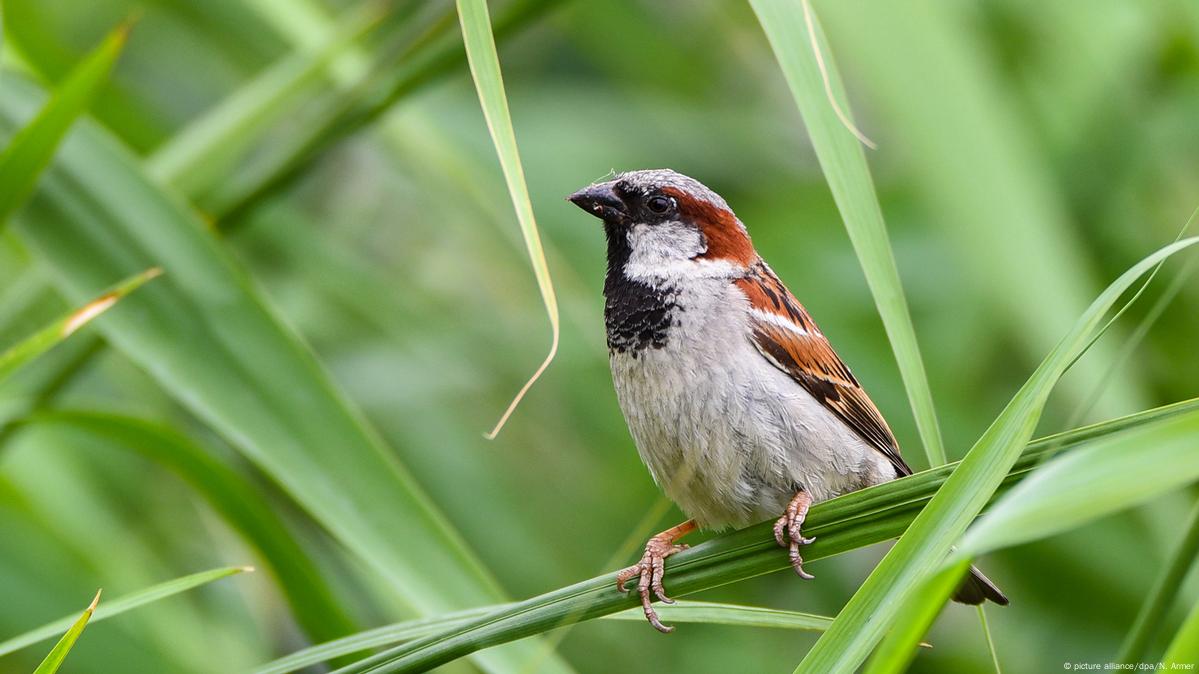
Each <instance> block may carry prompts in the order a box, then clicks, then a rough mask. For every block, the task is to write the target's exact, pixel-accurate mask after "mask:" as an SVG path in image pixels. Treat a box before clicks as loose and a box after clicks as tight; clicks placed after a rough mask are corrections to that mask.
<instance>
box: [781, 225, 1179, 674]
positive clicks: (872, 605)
mask: <svg viewBox="0 0 1199 674" xmlns="http://www.w3.org/2000/svg"><path fill="white" fill-rule="evenodd" d="M1196 243H1199V238H1195V237H1192V238H1189V239H1184V240H1182V241H1179V242H1177V243H1174V244H1171V245H1169V246H1166V247H1164V248H1162V249H1161V250H1159V251H1157V252H1156V253H1154V254H1152V255H1150V256H1148V257H1147V258H1145V259H1144V260H1142V261H1141V262H1139V263H1137V264H1136V265H1134V266H1133V267H1132V268H1131V269H1129V270H1128V271H1126V272H1125V273H1124V274H1122V275H1121V276H1120V277H1119V278H1118V279H1116V280H1115V281H1114V282H1113V283H1112V284H1111V285H1110V286H1108V287H1107V289H1106V290H1104V292H1103V293H1102V294H1100V296H1099V297H1098V298H1097V299H1096V300H1095V301H1094V302H1093V303H1092V304H1091V306H1090V307H1089V308H1088V309H1087V311H1086V312H1085V313H1084V314H1083V315H1082V317H1081V318H1080V319H1079V320H1078V321H1077V322H1076V324H1075V326H1074V328H1073V329H1072V330H1071V331H1070V333H1069V334H1068V335H1066V337H1065V338H1064V339H1062V341H1061V342H1059V343H1058V345H1057V347H1056V348H1054V349H1053V351H1052V352H1051V353H1050V354H1049V355H1048V356H1047V357H1046V358H1045V360H1044V361H1042V363H1041V365H1040V366H1039V367H1038V368H1037V369H1036V371H1035V372H1033V374H1032V376H1031V377H1030V378H1029V379H1028V382H1027V383H1025V384H1024V386H1022V387H1021V388H1020V390H1019V391H1018V392H1017V393H1016V395H1015V396H1014V397H1013V398H1012V400H1011V402H1009V403H1008V405H1007V406H1006V407H1005V408H1004V410H1003V412H1001V413H1000V415H999V417H998V418H997V419H996V420H995V422H994V423H993V424H991V426H990V428H988V429H987V431H986V432H985V433H983V436H982V437H981V438H980V439H979V440H978V442H977V443H975V445H974V447H972V448H971V449H970V451H969V452H968V453H967V454H966V458H965V459H963V460H962V462H961V464H960V465H959V467H958V469H957V470H955V471H954V473H953V475H951V476H950V478H949V479H948V480H946V481H945V484H944V485H943V486H942V487H941V489H940V490H939V491H938V492H937V495H936V496H935V497H933V499H932V500H931V501H930V502H929V504H928V506H927V507H926V508H925V509H924V510H923V511H921V513H920V515H918V516H917V517H916V519H915V520H914V521H913V522H912V525H911V526H910V527H909V528H908V530H907V532H906V533H905V534H904V535H903V536H902V537H900V539H899V541H898V542H897V543H896V544H895V547H893V548H891V550H890V551H889V552H888V553H887V555H886V556H885V557H884V558H883V560H882V562H880V563H879V565H878V566H877V567H875V569H874V571H873V572H872V573H871V574H870V577H869V578H867V579H866V582H865V583H863V584H862V586H861V587H860V588H859V589H858V591H857V592H856V593H854V596H853V597H852V598H851V599H850V600H849V603H848V604H846V605H845V607H844V608H843V609H842V610H841V613H840V614H839V615H838V616H837V620H836V621H834V623H833V625H832V627H830V628H829V630H828V631H827V632H825V633H824V635H823V636H822V637H821V638H820V639H819V640H817V642H816V645H815V646H813V647H812V650H811V651H809V652H808V654H807V656H806V657H804V659H803V661H802V662H801V663H800V665H799V667H798V668H797V669H796V671H797V672H847V671H852V670H854V669H856V668H857V667H858V666H859V665H861V663H862V662H863V661H864V660H865V659H866V657H867V656H868V655H869V653H870V651H871V649H872V648H874V646H875V645H877V644H878V641H879V639H881V638H882V636H883V634H884V633H885V632H886V631H887V630H888V629H889V628H890V627H891V626H892V624H893V621H894V619H895V617H896V615H897V614H898V612H899V611H900V609H901V607H902V605H903V602H904V601H905V600H906V599H907V597H908V596H910V595H911V594H912V592H913V589H914V588H915V587H916V586H917V585H918V584H920V582H921V581H922V579H924V578H925V577H927V576H928V575H929V574H931V573H933V572H935V571H936V570H937V568H938V567H939V566H940V564H941V562H942V560H944V558H945V555H946V554H947V553H948V552H949V550H950V547H951V546H952V545H953V544H954V542H955V541H956V540H957V538H958V537H960V536H961V535H962V534H963V533H964V532H965V530H966V528H967V527H968V526H969V524H970V522H971V521H972V520H973V519H974V517H975V516H976V515H977V514H978V513H979V512H980V511H981V510H982V508H983V507H984V506H985V505H986V503H987V501H988V500H989V499H990V498H991V496H992V494H993V493H994V491H995V489H996V488H998V486H999V485H1000V483H1001V482H1002V480H1003V477H1004V475H1005V474H1006V473H1007V471H1008V469H1009V468H1010V467H1011V466H1012V464H1013V463H1015V461H1016V459H1017V458H1019V456H1020V452H1021V450H1022V449H1023V447H1024V444H1025V443H1026V442H1027V440H1028V438H1029V437H1031V436H1032V433H1033V430H1034V429H1035V428H1036V423H1037V420H1038V419H1039V417H1040V413H1041V410H1042V408H1043V407H1044V405H1045V401H1046V400H1047V399H1048V397H1049V393H1050V392H1051V391H1052V390H1053V386H1054V385H1055V384H1056V383H1057V380H1058V379H1059V378H1060V377H1061V375H1062V374H1063V373H1064V372H1065V370H1066V368H1067V367H1068V366H1069V364H1070V363H1071V362H1072V361H1073V360H1074V358H1075V357H1076V356H1077V354H1078V353H1080V352H1081V351H1082V350H1083V349H1085V347H1086V346H1087V344H1088V342H1089V340H1090V337H1091V335H1092V333H1093V332H1094V331H1095V330H1096V329H1097V328H1098V327H1099V326H1100V325H1101V323H1102V320H1103V317H1104V316H1105V315H1106V314H1107V311H1108V310H1109V309H1110V308H1111V307H1112V305H1114V304H1115V302H1116V300H1117V299H1119V297H1120V295H1121V294H1123V292H1124V291H1125V290H1127V289H1128V288H1129V287H1130V286H1131V285H1132V284H1133V283H1135V282H1136V280H1137V279H1138V278H1140V277H1141V276H1142V275H1143V274H1144V273H1146V272H1147V271H1149V270H1150V269H1152V268H1153V266H1154V265H1156V264H1157V263H1158V262H1159V261H1161V260H1164V259H1167V258H1169V257H1170V256H1171V255H1173V254H1175V253H1177V252H1179V251H1182V250H1184V249H1186V248H1188V247H1190V246H1192V245H1194V244H1196Z"/></svg>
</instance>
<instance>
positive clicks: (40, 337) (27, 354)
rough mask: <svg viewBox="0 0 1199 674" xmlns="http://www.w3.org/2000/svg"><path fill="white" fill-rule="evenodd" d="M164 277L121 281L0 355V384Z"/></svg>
mask: <svg viewBox="0 0 1199 674" xmlns="http://www.w3.org/2000/svg"><path fill="white" fill-rule="evenodd" d="M161 273H162V270H161V269H158V268H157V267H153V268H151V269H148V270H146V271H144V272H142V273H140V274H137V275H136V276H133V277H132V278H129V279H127V280H125V281H122V282H121V283H118V284H117V285H115V286H113V287H112V288H111V289H109V290H107V291H105V292H104V293H103V294H101V295H100V296H98V297H96V298H94V299H92V300H91V301H89V302H88V303H87V304H84V305H83V306H81V307H79V308H78V309H75V310H74V311H72V312H71V313H69V314H67V315H65V316H62V317H60V318H59V319H57V320H55V321H53V322H51V323H50V324H49V325H47V326H46V327H44V328H42V329H41V330H38V331H37V332H35V333H34V334H32V335H30V336H29V337H26V338H25V339H24V340H22V341H21V342H19V343H17V344H15V345H13V346H11V347H9V348H8V349H7V350H6V351H4V352H3V353H0V381H4V379H6V378H7V377H8V376H9V375H11V374H12V373H13V372H14V371H16V370H17V369H18V368H20V367H21V366H22V365H24V364H26V363H28V362H29V361H31V360H33V359H34V358H37V357H38V356H40V355H41V354H43V353H45V352H47V351H49V350H50V349H52V348H54V346H55V345H57V344H59V343H60V342H62V341H63V340H65V339H67V338H68V337H70V336H71V335H73V334H75V332H76V331H78V330H79V329H80V328H82V327H83V326H85V325H87V324H88V323H90V322H91V321H93V320H95V319H96V318H97V317H99V316H100V315H101V314H103V313H104V312H106V311H108V310H109V309H111V308H112V307H113V306H114V305H116V303H117V302H118V301H120V300H121V298H123V297H125V296H126V295H128V294H129V293H131V292H133V291H134V290H137V289H138V288H139V287H141V285H142V284H143V283H145V282H146V281H149V280H150V279H152V278H154V277H156V276H158V275H159V274H161Z"/></svg>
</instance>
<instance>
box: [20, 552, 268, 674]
mask: <svg viewBox="0 0 1199 674" xmlns="http://www.w3.org/2000/svg"><path fill="white" fill-rule="evenodd" d="M247 571H253V569H252V568H250V567H246V566H232V567H227V568H223V569H212V570H210V571H201V572H199V573H193V574H191V575H189V576H184V577H182V578H176V579H174V580H168V581H166V582H163V583H160V584H158V585H155V586H153V587H148V588H146V589H144V590H139V591H137V592H132V593H130V594H127V595H124V596H122V597H119V598H117V599H115V600H113V601H110V602H106V603H105V604H104V606H102V607H100V608H96V606H97V604H98V602H99V599H100V594H99V593H96V599H95V600H93V601H92V605H91V606H90V607H88V609H87V610H86V611H84V614H83V615H82V616H80V617H79V618H77V619H76V618H73V617H71V616H67V617H65V618H62V619H60V620H55V621H54V622H51V623H47V624H45V625H42V626H41V627H38V628H35V629H32V630H29V631H28V632H25V633H23V634H19V635H17V636H15V637H12V638H10V639H6V640H5V641H4V642H0V655H6V654H8V653H12V652H13V651H16V650H19V649H22V648H25V647H26V646H30V645H33V644H36V643H37V642H39V641H43V640H45V639H49V638H50V637H52V636H54V635H55V634H58V633H59V632H62V631H63V630H64V629H65V630H67V634H66V635H64V637H63V640H62V641H60V642H59V645H60V646H61V645H62V644H63V642H64V641H66V639H67V637H69V636H70V635H71V633H72V632H74V635H75V637H78V636H79V633H80V632H82V631H83V627H84V625H85V624H87V622H88V620H89V619H91V618H92V616H93V614H94V615H95V622H100V621H101V620H105V619H108V618H112V617H114V616H118V615H121V614H122V613H125V612H126V611H132V610H133V609H135V608H138V607H140V606H145V605H146V604H150V603H153V602H156V601H158V600H160V599H166V598H167V597H171V596H174V595H176V594H179V593H180V592H186V591H188V590H191V589H193V588H196V587H200V586H201V585H206V584H208V583H211V582H213V581H216V580H220V579H222V578H228V577H229V576H234V575H237V574H239V573H245V572H247ZM70 641H71V643H74V641H75V639H74V638H72V639H71V640H70ZM57 649H58V647H57V646H56V647H55V650H57ZM66 650H70V644H68V645H67V646H66ZM63 654H64V655H65V651H64V653H63Z"/></svg>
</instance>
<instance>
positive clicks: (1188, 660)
mask: <svg viewBox="0 0 1199 674" xmlns="http://www.w3.org/2000/svg"><path fill="white" fill-rule="evenodd" d="M1162 663H1163V665H1164V667H1163V669H1164V670H1165V671H1167V672H1169V671H1186V670H1191V669H1194V667H1195V664H1196V663H1199V601H1197V602H1195V605H1194V606H1193V607H1191V612H1190V614H1189V615H1188V616H1187V618H1186V620H1185V621H1183V623H1182V627H1180V628H1179V629H1178V632H1176V633H1175V634H1174V640H1173V641H1171V642H1170V645H1169V646H1168V647H1167V648H1166V653H1165V655H1163V656H1162Z"/></svg>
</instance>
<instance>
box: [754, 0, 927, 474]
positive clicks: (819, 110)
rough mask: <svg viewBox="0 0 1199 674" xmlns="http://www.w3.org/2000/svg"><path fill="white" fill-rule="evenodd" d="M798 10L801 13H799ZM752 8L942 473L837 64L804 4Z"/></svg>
mask: <svg viewBox="0 0 1199 674" xmlns="http://www.w3.org/2000/svg"><path fill="white" fill-rule="evenodd" d="M801 4H802V5H803V8H802V11H800V9H799V7H797V5H801ZM750 5H751V6H752V7H753V9H754V12H755V13H756V14H757V15H758V21H759V22H760V23H761V24H762V28H763V29H764V30H765V31H766V37H767V38H768V39H769V41H770V45H771V47H773V49H774V53H775V56H776V57H777V59H778V62H779V65H780V66H781V67H782V70H783V74H784V75H785V76H786V78H787V84H788V85H790V88H791V93H792V94H793V95H794V97H795V103H796V105H798V106H799V111H800V113H801V114H802V116H803V120H804V124H805V125H806V126H807V129H808V136H809V137H810V138H811V139H812V147H813V149H815V151H816V157H817V158H818V159H819V160H820V167H821V169H823V170H824V175H825V178H826V179H827V180H828V185H829V189H830V190H832V193H833V199H834V200H836V202H837V208H838V209H840V211H841V219H842V220H843V221H844V223H845V229H846V231H847V232H849V239H850V241H851V242H852V243H853V248H854V251H855V252H856V253H857V256H858V262H859V263H860V264H861V265H862V271H863V273H864V274H865V275H866V282H867V283H868V284H869V286H870V292H871V294H873V295H874V303H875V306H877V307H878V312H879V316H880V317H881V318H882V320H883V327H884V328H885V329H886V331H887V337H888V339H889V340H890V342H891V348H892V350H893V351H894V352H895V360H896V362H897V363H898V364H899V372H900V374H901V375H902V377H903V385H904V389H905V390H906V391H907V394H908V402H909V403H910V404H911V407H912V414H913V415H914V416H915V418H916V427H917V429H918V430H919V431H920V439H921V440H922V441H923V443H924V452H925V454H926V456H927V457H928V463H929V465H930V466H939V465H941V464H943V463H945V447H944V445H943V443H942V440H941V430H940V427H939V425H938V423H937V415H936V411H935V409H934V407H933V398H932V391H931V390H930V389H929V385H928V375H927V374H926V373H925V371H924V362H923V359H922V358H921V356H920V347H919V345H918V344H917V342H916V330H915V328H914V327H913V326H912V317H911V315H910V314H909V312H908V305H907V300H906V299H905V297H904V293H903V284H902V283H901V282H900V280H899V269H898V267H897V266H896V264H895V256H894V254H893V253H892V252H891V244H890V242H889V240H888V238H887V227H886V224H885V223H884V222H883V213H882V209H881V208H880V207H879V205H878V197H877V196H876V195H875V192H874V182H873V181H872V180H871V178H870V169H869V167H868V166H867V164H866V156H865V154H864V153H863V152H862V147H861V145H860V144H859V142H858V139H857V138H856V137H855V136H854V134H853V133H852V132H851V131H850V130H849V129H847V128H846V124H845V123H844V120H843V119H842V118H841V116H840V114H839V109H848V105H847V103H846V99H845V92H844V90H843V89H842V86H841V79H840V76H839V75H838V73H837V69H836V67H835V66H834V65H833V62H832V57H831V55H827V54H824V53H823V52H824V51H825V47H824V42H825V41H824V36H823V33H822V32H821V31H820V26H819V22H817V21H816V18H815V16H814V15H813V14H812V12H811V8H810V7H808V6H807V3H806V0H800V1H797V0H750ZM805 18H806V19H807V20H806V21H805ZM826 84H827V89H826ZM830 95H831V96H832V97H833V98H832V99H831V100H830V98H829V96H830ZM834 106H837V107H834Z"/></svg>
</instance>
